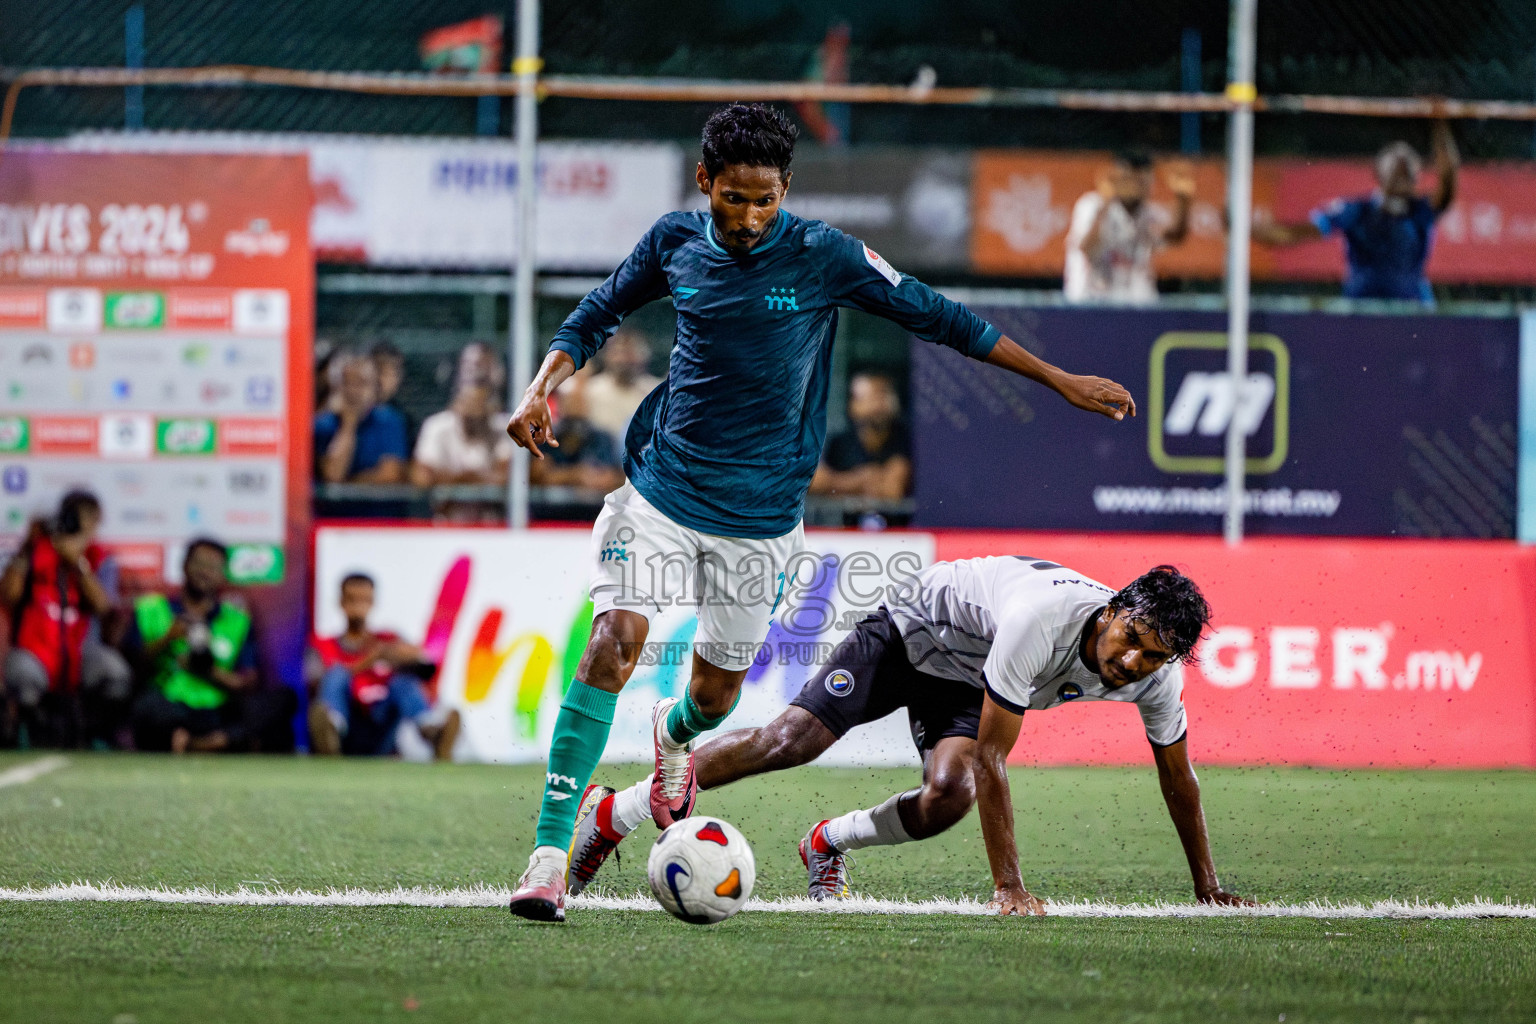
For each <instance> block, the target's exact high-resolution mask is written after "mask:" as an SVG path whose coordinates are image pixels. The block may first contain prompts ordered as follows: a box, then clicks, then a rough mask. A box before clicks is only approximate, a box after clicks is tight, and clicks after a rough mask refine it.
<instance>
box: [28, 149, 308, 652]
mask: <svg viewBox="0 0 1536 1024" xmlns="http://www.w3.org/2000/svg"><path fill="white" fill-rule="evenodd" d="M309 219H310V186H309V166H308V160H307V158H305V157H303V156H274V155H234V154H223V155H216V154H206V153H205V154H195V153H175V154H144V153H112V154H94V153H72V152H61V151H57V150H52V149H48V148H41V147H40V148H27V147H20V148H12V149H8V150H7V151H6V153H5V155H4V159H3V160H0V394H4V395H5V402H4V404H3V406H0V427H3V429H0V435H3V437H0V471H3V472H0V476H3V478H4V487H3V488H0V548H4V547H7V546H9V545H11V544H14V543H15V542H16V540H17V539H18V538H19V537H20V536H21V535H22V534H23V533H24V531H25V529H26V525H27V523H28V521H29V520H31V519H33V518H37V517H41V516H46V515H48V514H51V511H52V509H53V508H55V507H56V506H57V502H58V499H59V496H60V495H61V494H62V493H63V492H64V491H67V490H69V489H71V488H74V487H81V486H84V487H89V488H90V489H91V490H93V491H95V492H96V493H97V494H98V495H99V497H100V498H101V501H102V506H103V521H102V530H101V532H102V539H103V541H104V542H105V543H106V544H107V545H109V546H110V547H113V548H114V549H116V550H118V551H119V552H121V553H122V557H123V559H124V560H125V569H126V570H127V573H128V575H129V576H131V577H132V578H134V579H135V581H139V580H141V579H142V578H143V577H144V576H146V575H152V574H154V573H155V572H157V571H160V570H164V571H166V572H168V573H171V574H172V575H174V574H176V573H177V572H179V569H180V555H181V550H182V547H183V546H184V545H185V543H186V541H187V540H188V539H190V538H192V537H196V536H200V535H211V536H215V537H218V538H220V539H222V540H224V541H226V542H228V543H229V544H230V546H231V552H232V558H231V574H232V576H233V577H234V578H235V579H236V581H237V582H239V583H245V584H260V585H264V586H263V587H262V588H261V589H259V590H256V591H254V592H253V594H254V603H256V604H257V605H259V606H261V610H262V611H263V612H264V613H265V614H264V616H263V624H264V627H265V629H264V633H265V636H264V642H265V646H266V649H267V652H268V654H269V664H272V665H275V666H277V667H278V671H279V672H280V673H281V674H283V675H284V676H285V677H287V678H290V679H292V680H294V681H297V680H298V678H299V665H298V661H299V657H298V655H299V651H300V650H301V644H300V641H301V640H302V637H303V636H304V634H305V633H306V632H307V625H308V624H307V623H306V622H305V621H304V619H303V600H302V597H303V589H304V583H305V580H306V576H307V573H306V568H305V567H306V561H307V551H308V546H307V541H308V535H309V479H310V460H311V456H310V418H311V416H312V415H313V413H314V408H313V358H314V290H315V284H314V258H313V255H312V254H311V251H310V245H309ZM154 582H156V583H157V584H158V582H159V581H154Z"/></svg>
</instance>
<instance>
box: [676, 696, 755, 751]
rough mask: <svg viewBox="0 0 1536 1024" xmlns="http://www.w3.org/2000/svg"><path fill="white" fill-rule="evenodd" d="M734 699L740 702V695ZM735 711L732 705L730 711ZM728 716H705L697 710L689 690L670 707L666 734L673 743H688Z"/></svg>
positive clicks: (728, 713) (728, 715) (697, 707)
mask: <svg viewBox="0 0 1536 1024" xmlns="http://www.w3.org/2000/svg"><path fill="white" fill-rule="evenodd" d="M736 699H737V700H738V701H740V700H741V694H740V693H737V694H736ZM735 710H736V705H735V704H732V705H731V711H735ZM730 714H731V712H730V711H727V712H726V713H725V714H723V715H719V716H716V717H711V716H709V715H706V714H705V713H704V712H703V711H701V710H699V706H698V704H696V703H694V700H693V691H692V690H691V689H690V690H689V691H687V692H686V693H684V694H683V699H682V700H680V701H678V702H677V703H676V704H674V705H672V710H671V711H670V712H668V714H667V734H668V735H669V736H671V737H672V740H673V742H675V743H688V742H690V741H692V740H693V738H694V737H695V736H697V735H698V734H699V733H701V732H708V731H709V730H711V729H713V728H715V727H716V726H718V725H719V724H720V723H721V722H723V721H725V720H726V719H727V718H729V717H730Z"/></svg>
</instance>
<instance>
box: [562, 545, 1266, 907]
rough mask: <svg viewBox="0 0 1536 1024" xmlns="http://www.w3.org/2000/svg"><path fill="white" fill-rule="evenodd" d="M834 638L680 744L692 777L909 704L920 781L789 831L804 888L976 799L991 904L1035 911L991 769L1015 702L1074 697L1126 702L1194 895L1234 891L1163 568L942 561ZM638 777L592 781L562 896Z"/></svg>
mask: <svg viewBox="0 0 1536 1024" xmlns="http://www.w3.org/2000/svg"><path fill="white" fill-rule="evenodd" d="M892 597H893V599H892V600H891V601H890V603H889V605H888V606H887V605H882V606H881V607H880V608H879V609H878V610H877V611H876V612H875V613H874V614H872V615H870V616H868V617H867V618H865V619H864V621H862V622H860V623H859V625H858V626H857V627H855V629H854V631H853V632H852V633H850V634H849V635H848V637H847V638H846V639H844V640H843V642H842V643H841V644H839V645H838V647H837V649H836V650H835V651H834V652H833V653H832V656H831V658H830V659H829V661H828V663H827V664H826V665H825V666H824V667H823V669H822V670H821V671H819V672H817V673H816V674H815V675H814V676H813V677H812V678H811V680H810V681H809V682H807V683H806V685H805V688H804V689H803V690H802V691H801V692H800V694H799V696H797V697H796V698H795V699H794V700H793V701H791V702H790V706H789V707H788V708H786V709H785V710H784V712H783V714H781V715H780V716H779V717H778V718H777V719H775V720H774V721H773V722H772V723H770V724H769V725H766V726H764V727H763V728H761V729H743V730H739V731H736V732H730V733H726V734H724V735H722V736H719V737H717V738H716V739H714V740H711V741H710V742H709V743H706V744H704V745H703V746H702V747H700V748H699V749H698V750H697V751H696V752H695V754H694V764H695V771H696V772H697V774H698V781H699V788H700V789H703V790H707V789H714V788H716V787H718V786H723V785H726V784H728V783H731V782H734V781H736V780H737V779H741V778H745V777H747V776H749V775H757V774H761V773H763V772H771V771H780V770H782V769H785V768H791V767H794V766H795V765H800V764H806V763H807V762H809V761H812V760H814V759H815V758H816V757H818V756H820V755H821V753H822V752H823V751H825V750H826V749H827V748H828V747H830V746H831V745H832V744H833V743H835V742H836V741H837V740H838V739H839V738H840V737H841V736H843V735H844V734H846V733H847V732H848V730H849V729H852V728H853V727H854V726H857V725H862V724H865V723H868V722H873V721H876V720H877V719H880V718H883V717H885V716H886V715H888V714H890V713H892V712H893V711H896V710H898V709H900V708H906V710H907V715H908V718H909V720H910V721H911V723H912V739H913V742H914V743H915V744H916V745H917V748H918V751H919V753H920V754H921V755H922V759H923V785H922V787H921V788H919V789H915V790H911V791H908V792H905V793H898V794H896V795H895V796H892V797H891V798H890V799H888V800H886V801H885V802H884V803H882V804H880V805H879V806H877V807H872V808H869V809H866V810H857V811H852V812H850V813H848V814H844V815H842V816H841V817H838V818H832V819H828V820H826V821H822V822H820V823H818V824H817V825H815V826H814V827H813V828H812V829H811V830H810V832H809V833H807V834H806V836H805V838H804V839H802V840H801V841H800V857H801V860H802V861H803V862H804V863H805V865H806V869H807V872H808V874H809V893H810V895H811V897H812V898H813V899H835V898H839V897H844V896H847V895H848V892H849V890H848V882H847V860H846V854H848V853H850V852H852V851H853V850H858V849H862V848H864V847H866V846H891V845H895V844H897V843H905V842H910V841H912V840H917V839H926V838H928V837H929V836H934V835H937V834H938V833H940V832H943V831H944V830H945V829H947V828H949V827H950V826H951V825H953V824H955V822H957V821H959V820H960V819H961V818H963V817H964V816H965V815H966V813H967V812H969V810H970V808H971V805H972V804H973V803H979V804H980V808H981V819H982V836H983V838H984V840H985V841H986V846H987V855H988V858H989V860H990V861H991V865H992V873H993V882H994V893H993V903H992V905H993V906H994V907H995V908H996V909H997V911H998V912H999V913H1000V914H1004V915H1007V914H1043V913H1045V909H1044V904H1043V902H1042V901H1041V900H1039V899H1038V898H1036V897H1035V896H1033V895H1031V894H1030V893H1029V892H1028V891H1027V890H1026V889H1025V888H1024V884H1023V881H1022V875H1021V873H1020V870H1019V856H1018V850H1017V847H1016V846H1015V844H1014V839H1013V805H1012V802H1011V798H1010V796H1009V792H1008V779H1007V774H1006V764H1007V758H1008V753H1009V751H1010V750H1011V749H1012V748H1013V744H1014V742H1015V741H1016V740H1017V739H1018V735H1019V727H1020V725H1021V724H1022V721H1023V714H1024V712H1025V710H1035V711H1043V710H1047V709H1049V708H1055V707H1059V706H1061V705H1062V704H1065V703H1068V702H1071V701H1088V702H1094V701H1113V702H1116V703H1121V704H1134V705H1135V706H1136V708H1137V710H1138V711H1139V712H1140V713H1141V719H1142V724H1143V725H1144V726H1145V728H1146V732H1147V740H1148V742H1149V743H1150V744H1151V745H1152V756H1153V761H1154V762H1155V763H1156V765H1157V773H1158V779H1159V782H1160V783H1161V784H1162V791H1163V799H1164V801H1165V802H1166V803H1167V805H1168V811H1169V814H1170V816H1171V817H1172V818H1173V822H1174V826H1175V828H1176V830H1177V831H1178V834H1179V839H1180V841H1181V842H1182V843H1183V846H1184V852H1185V854H1186V856H1187V857H1188V859H1189V863H1190V870H1191V873H1192V874H1193V876H1194V886H1195V895H1196V898H1197V899H1199V900H1200V901H1201V902H1203V903H1225V904H1234V903H1244V902H1245V901H1244V900H1242V899H1241V898H1240V897H1238V896H1234V895H1232V894H1231V893H1228V892H1225V891H1223V890H1222V888H1221V884H1220V882H1219V881H1218V880H1217V878H1216V869H1215V866H1214V864H1213V862H1212V860H1211V850H1210V842H1209V839H1208V837H1207V835H1206V827H1205V815H1204V812H1203V811H1202V810H1201V807H1200V784H1199V782H1198V781H1197V780H1196V778H1195V773H1194V769H1193V768H1192V767H1191V766H1190V763H1189V751H1188V744H1187V731H1188V722H1187V719H1186V716H1185V713H1184V699H1183V692H1184V674H1183V668H1182V665H1181V664H1180V662H1182V661H1183V660H1184V659H1186V658H1188V657H1190V655H1191V654H1192V652H1193V650H1194V647H1195V644H1196V643H1198V642H1199V639H1200V635H1201V633H1202V632H1203V631H1204V629H1205V627H1206V625H1207V624H1208V622H1209V620H1210V608H1209V607H1208V606H1207V604H1206V602H1205V598H1204V597H1203V596H1202V595H1201V593H1200V590H1199V588H1198V587H1196V586H1195V584H1194V583H1193V582H1192V581H1191V580H1190V579H1189V578H1188V577H1187V576H1184V575H1183V574H1182V573H1180V572H1178V570H1176V569H1174V568H1173V567H1172V566H1167V565H1160V566H1158V567H1157V568H1155V569H1153V570H1152V571H1150V572H1148V573H1146V574H1144V575H1142V576H1141V577H1139V578H1137V579H1136V580H1135V581H1133V582H1132V583H1131V584H1130V585H1129V586H1127V587H1125V588H1124V589H1123V590H1120V591H1118V592H1116V591H1113V590H1111V589H1110V588H1109V587H1106V586H1104V585H1103V584H1101V583H1098V582H1095V581H1094V580H1091V579H1088V578H1087V577H1085V576H1082V575H1081V574H1079V573H1076V572H1074V571H1073V570H1071V569H1068V568H1065V567H1063V566H1060V565H1057V564H1056V563H1054V562H1048V561H1044V560H1041V559H1035V558H1025V557H1004V558H973V559H967V560H964V561H957V562H939V563H937V564H935V565H932V566H930V567H929V568H927V569H925V570H924V571H923V572H922V573H920V574H919V575H918V577H917V579H916V581H915V582H914V583H912V584H911V585H910V586H908V587H906V588H904V589H903V590H902V591H901V592H900V593H899V594H894V595H892ZM649 793H650V781H649V780H648V779H647V780H645V781H643V782H641V783H639V784H637V785H636V786H634V787H632V788H630V789H627V790H624V791H623V792H620V793H615V792H614V791H613V790H611V789H609V788H608V787H606V786H590V787H588V790H587V792H586V794H585V795H584V796H583V798H582V813H581V817H580V818H579V819H578V821H577V824H576V833H575V841H574V843H573V844H572V847H571V862H570V878H569V882H568V884H569V890H570V891H571V892H573V893H576V892H580V891H581V889H583V888H585V886H586V885H587V883H588V882H590V881H591V879H592V876H593V875H594V874H595V873H596V871H597V869H598V868H599V867H600V866H601V865H602V863H603V862H604V861H605V860H606V859H607V857H608V854H609V853H611V852H612V851H613V850H614V849H615V848H616V847H617V846H618V843H619V842H620V841H621V840H622V839H623V838H624V836H626V835H628V834H629V833H630V832H631V831H633V830H634V829H635V828H637V827H639V825H640V824H641V823H642V822H644V821H648V820H651V818H650V804H649V799H650V798H649Z"/></svg>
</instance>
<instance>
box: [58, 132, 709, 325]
mask: <svg viewBox="0 0 1536 1024" xmlns="http://www.w3.org/2000/svg"><path fill="white" fill-rule="evenodd" d="M64 145H66V146H67V147H69V148H74V149H82V150H87V151H96V150H112V151H133V152H161V151H174V152H218V153H226V152H263V153H268V152H300V153H306V154H308V156H309V168H310V179H311V181H312V183H313V185H314V197H315V204H314V212H313V215H312V222H311V225H310V239H311V245H312V247H313V248H314V250H315V253H316V255H317V257H318V258H319V259H321V260H342V261H350V262H362V263H371V264H378V265H383V266H389V265H395V266H439V267H505V266H510V265H511V263H512V262H513V257H514V254H515V249H516V246H515V239H516V237H517V236H516V230H515V229H516V221H517V216H516V192H517V175H518V167H517V155H516V148H515V146H514V145H513V144H512V142H511V141H510V140H506V139H474V138H459V139H413V138H394V137H389V138H386V137H370V136H348V135H266V134H262V135H256V134H242V133H224V132H159V133H157V132H134V133H132V134H128V135H124V134H121V133H115V132H90V133H85V134H81V135H77V136H75V137H73V138H72V139H70V140H68V141H67V142H66V143H65V144H64ZM682 161H683V151H682V148H681V147H679V146H676V145H673V144H670V143H644V144H615V143H590V142H545V143H542V144H540V146H539V191H538V214H537V217H538V222H537V226H536V231H537V235H538V239H537V240H538V249H539V264H540V266H542V267H545V268H548V269H550V270H570V271H604V272H606V271H609V270H612V269H613V268H614V267H616V266H618V264H619V262H620V261H621V260H623V259H624V257H625V256H628V255H629V252H630V250H631V249H632V248H633V247H634V244H635V242H636V241H637V240H638V239H639V238H640V236H641V235H643V234H644V233H645V231H646V229H647V228H649V227H650V226H651V224H652V223H654V222H655V220H656V218H658V217H660V216H661V215H662V214H664V213H668V212H670V211H672V210H675V209H677V208H678V205H679V203H680V200H681V196H680V195H679V182H680V180H681V174H682V171H681V168H682V166H683V164H682ZM82 315H84V314H82Z"/></svg>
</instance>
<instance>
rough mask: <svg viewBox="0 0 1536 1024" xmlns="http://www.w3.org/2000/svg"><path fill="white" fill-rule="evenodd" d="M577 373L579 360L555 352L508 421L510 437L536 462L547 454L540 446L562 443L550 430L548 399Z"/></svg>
mask: <svg viewBox="0 0 1536 1024" xmlns="http://www.w3.org/2000/svg"><path fill="white" fill-rule="evenodd" d="M575 372H576V360H574V359H572V358H571V357H570V354H569V353H567V352H563V351H561V350H560V349H552V350H551V351H550V353H549V355H547V356H545V357H544V365H543V366H541V367H539V375H538V376H537V377H535V378H533V383H532V384H529V385H528V390H527V391H524V392H523V400H522V401H521V402H519V403H517V411H516V412H514V413H513V414H512V418H511V419H510V420H508V421H507V435H508V436H509V437H511V438H512V440H513V441H514V442H515V443H517V444H519V445H521V446H522V447H524V448H527V449H528V450H529V451H530V452H532V453H533V457H534V458H536V459H542V458H543V457H544V453H543V452H541V451H539V445H541V444H547V445H549V446H550V447H552V448H559V447H560V442H559V441H556V440H555V434H554V431H553V430H552V429H551V428H550V418H549V399H550V396H551V395H553V394H554V393H555V389H556V388H558V387H559V386H560V385H561V384H563V383H564V382H565V380H566V378H568V377H570V375H571V374H573V373H575Z"/></svg>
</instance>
